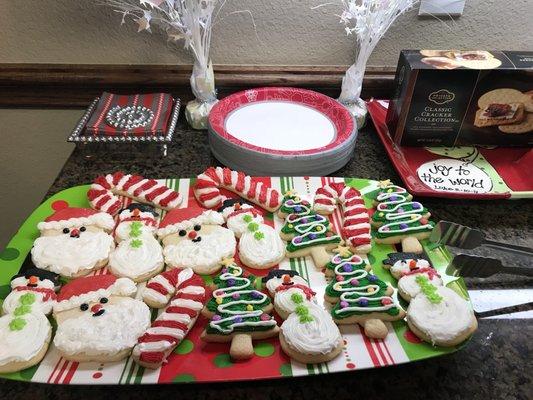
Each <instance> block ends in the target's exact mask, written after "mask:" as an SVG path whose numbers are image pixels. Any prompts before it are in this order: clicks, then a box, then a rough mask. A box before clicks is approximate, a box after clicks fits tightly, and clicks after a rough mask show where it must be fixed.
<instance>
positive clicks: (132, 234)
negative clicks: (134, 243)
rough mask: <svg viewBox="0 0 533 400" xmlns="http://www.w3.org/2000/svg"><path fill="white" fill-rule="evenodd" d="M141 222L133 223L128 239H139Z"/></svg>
mask: <svg viewBox="0 0 533 400" xmlns="http://www.w3.org/2000/svg"><path fill="white" fill-rule="evenodd" d="M142 226H143V224H142V222H139V221H133V222H132V223H131V225H130V237H139V236H141V235H142Z"/></svg>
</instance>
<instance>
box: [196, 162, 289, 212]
mask: <svg viewBox="0 0 533 400" xmlns="http://www.w3.org/2000/svg"><path fill="white" fill-rule="evenodd" d="M221 188H224V189H227V190H229V191H231V192H233V193H235V194H238V195H239V196H241V197H243V198H244V199H246V200H249V201H251V202H252V203H254V204H256V205H258V206H259V207H261V208H264V209H265V210H267V211H271V212H274V211H276V210H277V209H278V208H279V207H280V205H281V196H280V194H279V192H278V191H277V190H276V189H273V188H270V187H268V186H266V185H265V184H264V183H263V182H260V181H259V180H257V179H255V178H252V177H250V176H248V175H245V174H244V173H243V172H240V171H232V170H231V169H229V168H222V167H209V168H208V169H206V170H205V171H204V172H203V173H201V174H200V175H198V178H197V179H196V183H195V185H194V188H193V189H194V195H195V196H196V199H197V200H198V202H199V203H200V204H201V205H202V206H203V207H206V208H216V207H220V206H221V205H222V202H223V201H224V200H225V199H226V197H225V196H224V195H223V194H222V193H220V189H221Z"/></svg>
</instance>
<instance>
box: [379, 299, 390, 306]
mask: <svg viewBox="0 0 533 400" xmlns="http://www.w3.org/2000/svg"><path fill="white" fill-rule="evenodd" d="M391 303H392V300H391V299H389V298H388V297H386V298H384V299H381V304H383V305H384V306H386V305H389V304H391Z"/></svg>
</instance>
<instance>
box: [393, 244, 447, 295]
mask: <svg viewBox="0 0 533 400" xmlns="http://www.w3.org/2000/svg"><path fill="white" fill-rule="evenodd" d="M383 266H384V267H385V268H389V271H390V273H391V275H392V276H394V277H395V278H396V279H398V293H399V294H400V296H402V298H403V299H404V300H406V301H411V299H412V298H413V297H415V296H416V295H417V294H419V293H420V285H419V284H418V283H417V282H416V277H417V276H419V275H424V276H426V277H427V278H428V279H429V281H430V282H431V283H432V284H433V285H435V286H442V285H443V282H442V279H441V277H440V275H439V274H438V272H437V271H436V270H435V269H434V268H432V267H431V264H430V263H429V261H428V260H426V259H424V258H420V256H418V255H417V254H415V253H391V254H389V258H388V259H386V260H385V261H383Z"/></svg>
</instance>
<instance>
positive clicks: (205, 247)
mask: <svg viewBox="0 0 533 400" xmlns="http://www.w3.org/2000/svg"><path fill="white" fill-rule="evenodd" d="M223 224H224V217H223V216H222V214H220V213H218V212H216V211H212V210H207V211H204V212H201V211H200V210H198V212H196V213H194V211H193V212H192V216H191V210H190V209H181V208H180V209H176V210H173V211H170V212H169V213H168V214H167V215H166V216H165V218H164V219H163V221H162V222H161V225H160V228H159V229H158V231H157V235H158V236H159V238H160V239H161V240H162V241H163V256H164V258H165V263H166V264H167V267H168V268H192V269H193V270H194V272H196V273H197V274H213V273H215V272H217V271H219V270H220V268H221V264H220V261H221V260H222V259H223V258H226V257H233V255H234V254H235V248H236V246H237V241H236V240H235V235H234V234H233V232H232V231H230V230H229V229H227V228H224V227H222V226H221V225H223Z"/></svg>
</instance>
